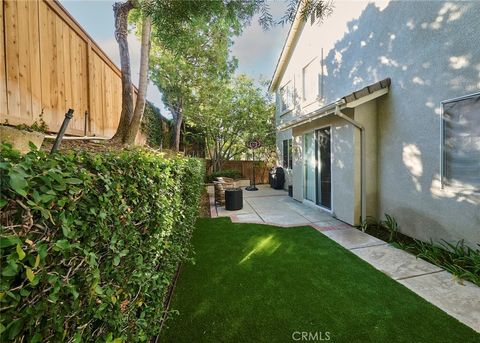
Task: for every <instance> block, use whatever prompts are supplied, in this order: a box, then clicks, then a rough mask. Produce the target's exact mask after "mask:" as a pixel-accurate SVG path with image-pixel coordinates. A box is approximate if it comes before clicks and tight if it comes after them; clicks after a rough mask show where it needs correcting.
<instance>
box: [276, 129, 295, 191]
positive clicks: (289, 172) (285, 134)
mask: <svg viewBox="0 0 480 343" xmlns="http://www.w3.org/2000/svg"><path fill="white" fill-rule="evenodd" d="M291 138H292V130H286V131H282V132H279V133H278V134H277V156H278V157H279V160H278V161H277V165H279V166H282V164H283V141H284V140H285V139H291ZM293 150H294V149H293V142H292V151H293ZM293 159H294V160H295V154H293ZM293 163H294V165H295V162H293ZM284 171H285V185H284V189H288V186H290V185H292V184H293V182H292V178H293V169H287V168H284Z"/></svg>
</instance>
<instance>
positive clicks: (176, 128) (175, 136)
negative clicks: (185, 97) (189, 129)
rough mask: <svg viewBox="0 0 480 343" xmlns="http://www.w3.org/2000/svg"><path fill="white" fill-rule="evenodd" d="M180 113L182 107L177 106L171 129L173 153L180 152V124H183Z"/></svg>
mask: <svg viewBox="0 0 480 343" xmlns="http://www.w3.org/2000/svg"><path fill="white" fill-rule="evenodd" d="M182 112H183V111H182V107H181V106H179V108H178V109H177V111H176V115H175V124H174V129H173V148H174V149H175V151H180V133H181V130H182V122H183V113H182Z"/></svg>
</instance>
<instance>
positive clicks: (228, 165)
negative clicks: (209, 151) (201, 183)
mask: <svg viewBox="0 0 480 343" xmlns="http://www.w3.org/2000/svg"><path fill="white" fill-rule="evenodd" d="M205 165H206V168H207V171H206V172H207V175H210V174H212V171H213V168H212V161H210V160H206V163H205ZM227 169H234V170H238V171H240V172H241V173H242V175H243V178H245V179H250V180H253V162H252V161H225V162H223V164H222V170H227ZM269 171H270V168H269V167H268V166H267V165H266V163H265V162H263V161H255V182H256V183H257V184H262V183H268V172H269Z"/></svg>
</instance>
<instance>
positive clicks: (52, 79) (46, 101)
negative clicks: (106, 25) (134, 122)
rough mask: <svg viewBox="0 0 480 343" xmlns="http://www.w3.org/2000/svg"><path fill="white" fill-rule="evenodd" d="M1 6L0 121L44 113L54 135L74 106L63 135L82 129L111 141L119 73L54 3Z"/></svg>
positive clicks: (6, 0)
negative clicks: (108, 138)
mask: <svg viewBox="0 0 480 343" xmlns="http://www.w3.org/2000/svg"><path fill="white" fill-rule="evenodd" d="M0 5H1V6H0V117H1V123H4V121H5V120H7V121H8V123H9V124H12V125H18V124H27V125H31V124H32V123H33V122H34V121H35V120H37V119H38V115H39V114H40V113H42V111H43V117H44V120H45V122H46V123H47V125H48V127H49V130H50V131H52V132H58V129H59V128H60V125H61V124H62V121H63V118H64V114H65V112H66V111H67V110H68V109H69V108H73V109H74V110H75V113H74V117H73V120H72V121H71V122H70V125H69V129H68V131H67V133H69V134H72V135H83V134H84V130H85V128H86V131H87V134H88V135H96V136H104V137H111V136H112V135H113V134H114V133H115V130H116V128H117V125H118V122H119V120H120V112H121V93H122V87H121V73H120V69H119V68H118V67H117V66H116V65H115V64H114V63H113V62H112V61H111V60H110V59H109V58H108V56H107V55H106V54H105V53H104V52H103V51H102V50H101V49H100V47H99V46H98V45H97V44H96V43H95V42H94V41H93V40H92V39H91V38H90V36H89V35H88V34H87V33H86V32H85V30H84V29H82V28H81V26H80V25H79V24H78V23H77V22H76V21H75V20H74V19H73V17H72V16H71V15H70V14H69V13H68V12H67V11H66V10H65V9H64V8H63V7H62V6H61V5H60V3H59V2H58V1H57V0H30V1H18V0H0ZM112 15H113V11H112ZM113 29H114V28H113V27H112V31H113ZM135 93H136V90H135V92H134V94H135ZM85 113H88V116H87V120H86V121H85ZM85 123H86V124H85Z"/></svg>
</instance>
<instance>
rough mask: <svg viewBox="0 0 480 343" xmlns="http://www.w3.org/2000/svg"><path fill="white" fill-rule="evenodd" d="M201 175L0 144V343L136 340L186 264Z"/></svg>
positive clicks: (129, 160) (109, 156)
mask: <svg viewBox="0 0 480 343" xmlns="http://www.w3.org/2000/svg"><path fill="white" fill-rule="evenodd" d="M203 170H204V166H203V163H202V162H201V161H200V160H197V159H187V158H182V157H174V158H168V159H167V158H165V157H162V155H159V154H156V153H153V152H150V151H147V150H143V149H135V150H125V151H118V152H106V153H97V154H93V153H86V152H69V153H66V154H56V155H54V156H53V157H50V156H48V155H46V154H45V153H43V152H38V151H32V152H30V153H28V154H26V155H24V156H21V155H19V154H18V153H17V152H16V151H13V150H12V149H11V148H10V147H9V146H6V145H2V147H1V157H0V171H1V175H0V177H1V200H0V208H1V217H0V218H1V224H2V226H1V232H0V234H1V237H0V249H1V250H0V252H1V270H2V275H1V281H0V299H1V300H0V305H1V308H2V312H1V316H0V331H1V332H2V333H1V337H0V341H2V342H3V341H8V340H16V341H23V342H40V341H55V342H57V341H73V342H80V341H85V340H88V341H99V342H113V341H115V342H137V341H147V340H149V339H150V338H152V337H153V336H154V335H156V334H157V333H158V330H159V321H160V318H161V316H162V314H163V313H162V312H163V304H164V300H165V294H166V292H167V290H168V286H169V284H170V282H171V280H172V277H173V275H174V272H175V270H176V267H177V264H178V263H179V262H180V261H183V260H185V259H186V258H187V255H188V251H189V249H190V246H189V241H190V236H191V233H192V229H193V225H194V222H195V220H196V216H197V214H198V199H199V194H200V190H201V187H202V182H203Z"/></svg>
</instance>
